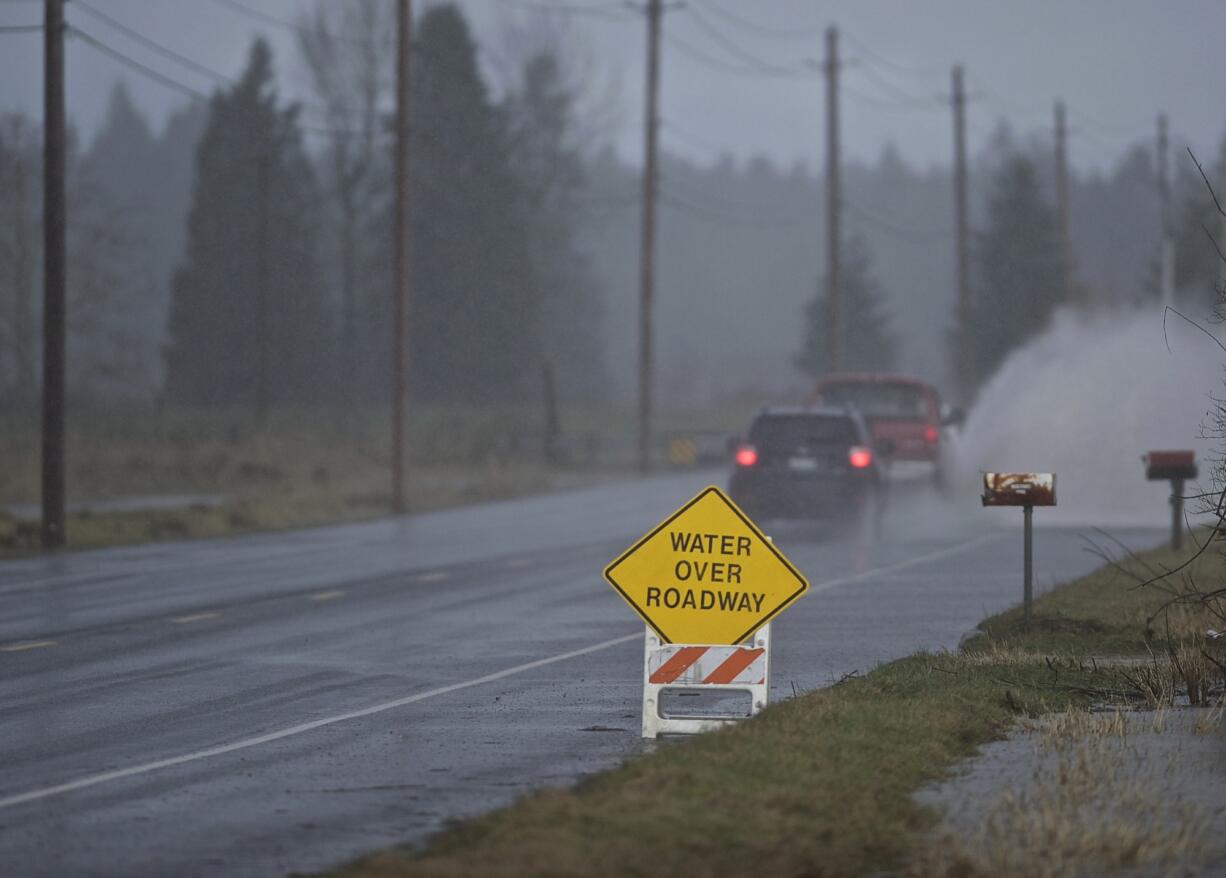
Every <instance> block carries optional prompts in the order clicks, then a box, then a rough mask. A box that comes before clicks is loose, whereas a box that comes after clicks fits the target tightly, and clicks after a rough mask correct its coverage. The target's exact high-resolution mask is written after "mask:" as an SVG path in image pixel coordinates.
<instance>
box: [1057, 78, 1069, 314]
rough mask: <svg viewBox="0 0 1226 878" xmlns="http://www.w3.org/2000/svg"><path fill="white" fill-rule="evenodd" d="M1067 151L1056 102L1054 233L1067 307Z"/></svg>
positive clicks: (1060, 103) (1061, 104) (1060, 109)
mask: <svg viewBox="0 0 1226 878" xmlns="http://www.w3.org/2000/svg"><path fill="white" fill-rule="evenodd" d="M1067 150H1068V128H1067V126H1066V124H1065V114H1064V101H1056V226H1057V228H1056V233H1057V234H1058V235H1059V238H1060V241H1059V247H1060V300H1061V301H1062V302H1064V303H1065V304H1066V305H1069V304H1072V300H1073V277H1072V274H1073V264H1072V256H1073V246H1072V241H1071V240H1070V238H1069V201H1068V152H1067Z"/></svg>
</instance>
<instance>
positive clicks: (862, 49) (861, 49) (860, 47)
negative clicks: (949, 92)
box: [843, 31, 947, 77]
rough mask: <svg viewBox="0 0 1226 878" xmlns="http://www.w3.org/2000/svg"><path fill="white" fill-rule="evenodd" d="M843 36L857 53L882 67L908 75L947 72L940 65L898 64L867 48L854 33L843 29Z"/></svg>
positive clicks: (935, 74)
mask: <svg viewBox="0 0 1226 878" xmlns="http://www.w3.org/2000/svg"><path fill="white" fill-rule="evenodd" d="M843 37H844V38H845V39H846V40H847V42H848V43H850V44H851V45H852V47H853V48H854V49H855V50H856V51H857V52H858V53H859V54H861V55H864V56H866V58H867V59H869V60H871V61H873V62H875V63H876V64H878V65H880V66H882V67H888V68H890V69H891V70H895V71H897V72H898V73H904V74H906V75H908V76H941V77H943V76H945V74H946V72H947V71H946V70H945V69H944V68H941V67H912V66H910V65H908V64H899V63H898V62H897V61H894V60H891V59H890V58H887V57H886V56H885V55H882V54H881V53H879V52H875V51H873V50H872V49H871V48H869V47H868V46H867V45H866V44H865V43H864V41H863V40H861V39H858V38H857V37H856V36H855V34H849V33H847V32H846V31H843Z"/></svg>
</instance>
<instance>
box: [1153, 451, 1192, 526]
mask: <svg viewBox="0 0 1226 878" xmlns="http://www.w3.org/2000/svg"><path fill="white" fill-rule="evenodd" d="M1141 461H1142V462H1143V463H1144V464H1145V478H1147V479H1149V480H1150V481H1151V482H1170V483H1171V548H1172V549H1180V548H1181V547H1182V546H1183V524H1184V522H1183V483H1184V482H1185V481H1187V480H1188V479H1194V478H1196V476H1197V469H1196V452H1195V451H1151V452H1149V453H1148V454H1146V455H1145V456H1143V457H1142V458H1141Z"/></svg>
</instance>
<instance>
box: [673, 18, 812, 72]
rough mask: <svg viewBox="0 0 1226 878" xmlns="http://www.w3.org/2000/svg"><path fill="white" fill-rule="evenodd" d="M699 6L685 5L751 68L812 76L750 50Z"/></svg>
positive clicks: (705, 29) (702, 27) (712, 36)
mask: <svg viewBox="0 0 1226 878" xmlns="http://www.w3.org/2000/svg"><path fill="white" fill-rule="evenodd" d="M698 9H699V7H697V6H694V5H690V6H686V7H685V11H686V12H687V13H688V14H689V18H690V19H691V20H692V21H693V22H694V23H695V24H696V25H698V27H699V29H700V30H702V31H703V33H705V34H706V35H707V36H708V37H709V38H710V39H711V40H712V41H713V42H715V43H716V44H717V45H719V46H720V47H722V48H723V49H724V51H726V52H728V53H729V54H730V55H732V56H734V57H735V58H737V59H738V60H739V61H741V62H742V63H743V64H747V65H749V66H750V67H751V68H754V69H756V70H759V71H761V72H762V73H767V74H773V75H779V76H795V75H797V74H800V73H804V74H805V75H806V76H811V75H812V74H811V73H808V72H806V71H804V70H803V69H797V68H796V67H791V66H787V65H781V64H775V63H773V62H770V61H766V60H764V59H762V58H760V57H758V56H757V55H755V54H754V53H753V52H750V51H749V50H748V49H746V48H745V47H743V46H741V45H740V44H739V43H737V42H736V41H735V40H733V39H731V38H730V37H729V36H728V35H727V34H725V33H724V32H723V31H721V30H720V29H719V28H718V27H716V26H715V25H714V24H712V23H711V21H710V19H708V18H706V17H704V16H703V15H702V13H700V12H699V11H698Z"/></svg>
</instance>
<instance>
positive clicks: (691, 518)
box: [604, 485, 809, 644]
mask: <svg viewBox="0 0 1226 878" xmlns="http://www.w3.org/2000/svg"><path fill="white" fill-rule="evenodd" d="M604 577H605V579H607V580H608V581H609V584H610V585H612V586H613V587H614V588H615V589H617V592H618V594H620V595H621V596H622V597H623V598H625V599H626V602H627V603H628V604H630V606H631V607H633V608H634V611H635V612H636V613H638V614H639V615H640V616H641V617H642V618H643V621H644V622H646V623H647V624H648V625H650V626H651V627H652V628H653V629H655V632H656V633H657V634H659V635H660V638H661V639H662V640H664V641H666V642H668V643H706V644H724V643H726V644H736V643H740V642H741V641H743V640H745V639H746V638H748V637H749V636H750V635H751V634H753V633H754V632H755V631H756V630H758V629H759V628H760V627H762V625H763V624H764V623H766V622H767V621H769V620H770V619H771V618H772V617H774V616H776V615H777V614H778V613H779V612H780V611H782V610H783V609H784V608H785V607H787V606H788V605H789V604H791V603H792V601H794V600H796V599H797V598H798V597H800V596H801V595H802V594H804V593H805V591H806V590H807V589H808V588H809V583H808V581H807V580H806V579H805V578H804V576H803V575H801V573H800V571H799V570H797V569H796V568H795V567H793V566H792V564H791V562H790V561H788V559H787V558H785V557H783V555H782V554H781V553H780V552H779V550H778V549H776V548H775V547H774V546H773V545H771V542H770V540H768V539H767V538H766V537H765V536H764V535H763V534H762V531H760V530H758V528H757V526H756V525H754V523H753V522H752V521H750V520H749V518H748V517H747V516H746V515H745V513H744V512H742V511H741V510H740V509H738V508H737V507H736V504H735V503H733V502H732V501H731V500H730V499H729V498H728V496H727V495H726V494H725V493H724V492H723V491H721V490H720V489H719V488H717V487H715V486H714V485H712V486H711V487H709V488H705V489H704V490H703V491H702V492H701V493H699V494H698V496H697V497H695V498H694V499H693V500H691V501H690V502H688V503H686V504H685V505H684V506H682V507H681V508H680V509H678V510H677V511H676V512H674V513H673V514H672V515H670V516H669V517H668V518H666V519H664V521H662V522H661V523H660V524H659V525H658V526H657V527H656V528H655V529H654V530H652V531H651V532H650V533H648V534H647V535H646V536H645V537H643V538H642V539H641V540H639V541H638V542H637V543H635V544H634V545H633V546H631V547H630V548H629V549H627V550H626V551H625V552H623V553H622V555H621V557H620V558H618V559H617V560H616V561H614V562H613V563H612V564H610V565H609V566H608V567H606V568H605V571H604Z"/></svg>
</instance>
